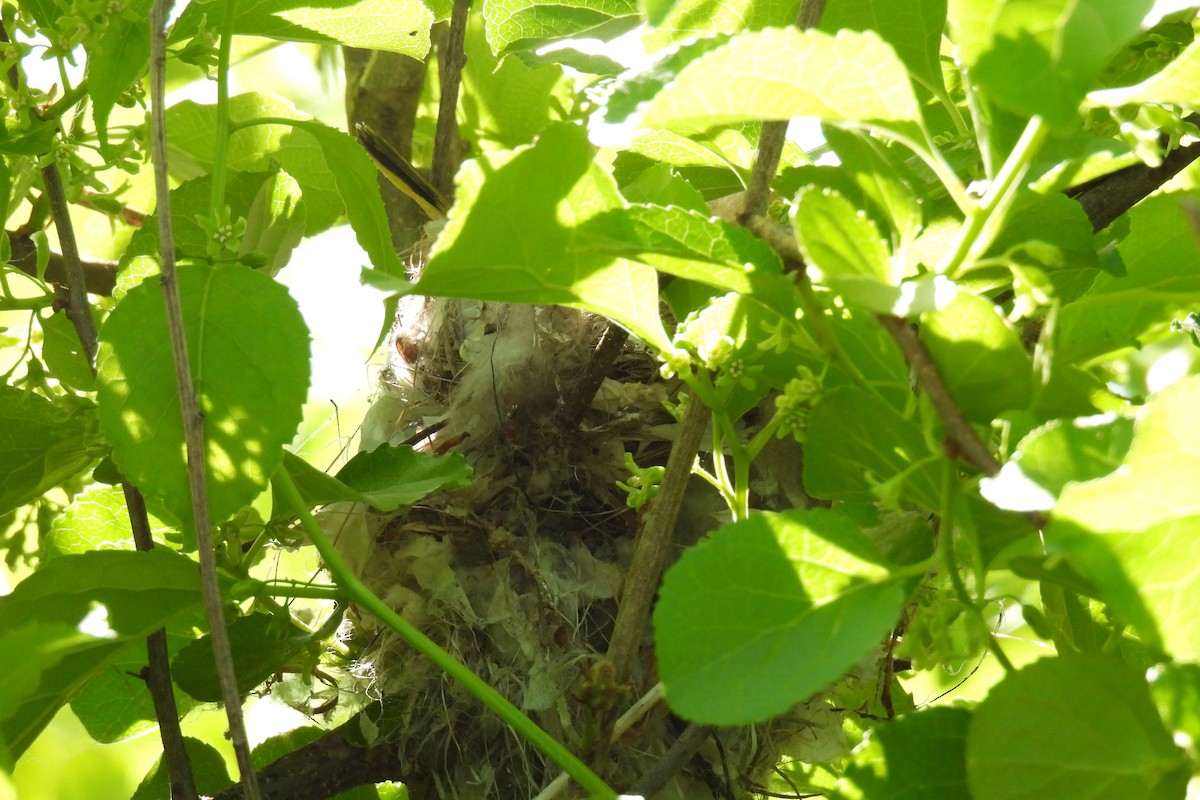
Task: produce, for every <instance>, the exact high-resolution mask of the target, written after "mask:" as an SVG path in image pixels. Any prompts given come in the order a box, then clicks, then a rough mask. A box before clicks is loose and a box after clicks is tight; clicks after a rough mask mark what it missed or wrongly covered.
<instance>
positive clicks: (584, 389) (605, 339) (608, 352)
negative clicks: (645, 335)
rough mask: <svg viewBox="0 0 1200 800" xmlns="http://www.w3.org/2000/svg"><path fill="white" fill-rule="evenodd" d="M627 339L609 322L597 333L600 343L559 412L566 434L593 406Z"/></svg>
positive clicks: (626, 334) (626, 335) (575, 426)
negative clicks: (600, 332) (602, 331)
mask: <svg viewBox="0 0 1200 800" xmlns="http://www.w3.org/2000/svg"><path fill="white" fill-rule="evenodd" d="M628 340H629V331H627V330H625V329H624V328H622V327H621V326H620V325H616V324H614V323H612V322H610V323H608V325H607V327H605V329H604V333H602V334H600V341H599V342H597V343H596V349H595V350H593V351H592V357H591V358H590V359H589V360H588V364H587V367H586V368H584V371H583V374H582V375H580V376H579V379H578V380H576V381H575V386H574V387H573V389H572V391H571V396H570V397H568V398H567V399H566V401H565V402H564V403H563V407H562V410H561V412H560V413H559V424H560V425H561V427H562V429H563V430H567V431H569V430H573V429H575V428H577V427H579V423H580V422H581V421H582V420H583V414H584V412H585V411H587V409H588V406H590V405H591V404H592V400H593V399H594V398H595V397H596V392H598V391H600V385H601V384H603V383H604V379H605V378H606V377H608V370H609V368H610V367H612V365H613V362H614V361H616V360H617V356H619V355H621V350H622V349H624V347H625V342H626V341H628Z"/></svg>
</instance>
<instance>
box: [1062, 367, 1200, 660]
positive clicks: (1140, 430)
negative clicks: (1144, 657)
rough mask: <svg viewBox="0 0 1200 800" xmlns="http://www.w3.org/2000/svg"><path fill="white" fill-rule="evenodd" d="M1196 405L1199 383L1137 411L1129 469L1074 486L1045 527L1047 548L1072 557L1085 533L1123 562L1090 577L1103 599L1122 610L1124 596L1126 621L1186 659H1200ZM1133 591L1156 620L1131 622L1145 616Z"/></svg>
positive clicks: (1192, 381) (1169, 392) (1156, 398)
mask: <svg viewBox="0 0 1200 800" xmlns="http://www.w3.org/2000/svg"><path fill="white" fill-rule="evenodd" d="M1197 402H1200V378H1197V377H1193V378H1190V379H1188V380H1186V381H1182V382H1180V383H1178V384H1176V385H1174V386H1172V387H1171V388H1169V389H1166V390H1164V391H1163V392H1161V393H1159V394H1157V395H1155V396H1153V397H1152V398H1151V399H1150V401H1149V402H1147V403H1146V405H1145V406H1143V407H1142V408H1141V409H1140V410H1139V412H1138V414H1137V417H1136V420H1135V422H1134V432H1133V443H1132V444H1131V445H1130V446H1129V451H1128V453H1127V454H1126V456H1125V459H1124V461H1123V463H1122V464H1121V465H1120V468H1119V469H1117V470H1115V471H1113V472H1111V473H1110V474H1108V475H1106V476H1105V477H1101V478H1097V479H1095V480H1091V481H1087V482H1082V483H1068V484H1067V485H1066V486H1065V488H1064V489H1063V491H1062V495H1061V497H1060V498H1059V501H1058V504H1057V505H1056V506H1055V508H1054V516H1053V519H1052V520H1051V524H1050V527H1049V528H1048V529H1047V530H1046V541H1047V544H1049V545H1052V546H1055V547H1056V548H1057V547H1062V548H1064V549H1066V550H1067V551H1068V552H1072V551H1073V550H1072V548H1077V547H1080V546H1081V545H1080V541H1081V539H1080V537H1090V540H1089V539H1086V538H1085V539H1083V540H1082V541H1084V542H1086V543H1087V544H1088V545H1090V546H1091V547H1092V548H1095V549H1096V550H1100V549H1103V552H1104V554H1107V555H1108V556H1109V557H1111V558H1112V559H1113V560H1114V561H1115V563H1116V564H1117V565H1119V567H1118V569H1116V570H1113V569H1108V570H1105V571H1104V572H1103V573H1102V574H1099V575H1096V574H1089V577H1091V578H1092V580H1093V581H1095V582H1096V584H1097V585H1098V586H1099V587H1100V588H1101V591H1102V592H1103V593H1104V599H1106V600H1109V601H1110V602H1114V605H1116V604H1117V603H1118V602H1122V601H1120V600H1118V601H1114V600H1113V599H1112V598H1113V596H1114V595H1115V596H1116V597H1118V598H1124V600H1123V607H1124V608H1125V611H1124V616H1125V617H1126V621H1128V622H1130V623H1131V624H1137V625H1139V626H1140V628H1142V629H1144V628H1147V627H1151V628H1156V629H1157V632H1159V633H1161V636H1162V642H1163V646H1164V647H1165V648H1166V649H1167V651H1168V652H1170V653H1171V654H1172V655H1174V656H1175V657H1176V658H1179V659H1182V660H1196V659H1197V658H1200V620H1197V618H1196V616H1195V615H1194V614H1193V613H1192V609H1194V608H1195V607H1196V605H1197V604H1200V579H1198V578H1197V576H1196V575H1195V574H1194V573H1195V570H1194V568H1193V567H1194V562H1195V559H1194V552H1193V550H1194V543H1195V539H1196V537H1197V536H1200V497H1198V496H1197V493H1196V491H1195V480H1194V477H1195V475H1196V474H1197V470H1200V421H1198V420H1197V418H1196V414H1195V408H1196V403H1197ZM1118 444H1119V442H1118ZM1101 463H1103V462H1101ZM1100 557H1101V558H1103V557H1104V555H1103V554H1102V555H1101V556H1100ZM1129 587H1136V589H1138V590H1140V591H1139V598H1140V602H1141V603H1144V606H1145V607H1146V608H1147V609H1148V611H1149V613H1150V614H1151V615H1152V616H1153V618H1154V620H1155V622H1156V623H1157V624H1154V623H1147V622H1146V621H1144V620H1137V621H1135V620H1134V619H1130V618H1129V617H1131V616H1136V615H1137V614H1138V610H1139V609H1138V608H1137V606H1136V603H1135V601H1134V600H1133V599H1132V598H1131V597H1130V594H1129V592H1130V589H1129ZM1118 610H1119V611H1120V610H1121V609H1118ZM1143 635H1147V634H1145V632H1144V631H1143ZM1149 636H1153V631H1152V632H1151V634H1149Z"/></svg>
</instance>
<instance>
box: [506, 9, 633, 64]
mask: <svg viewBox="0 0 1200 800" xmlns="http://www.w3.org/2000/svg"><path fill="white" fill-rule="evenodd" d="M637 12H638V8H637V2H636V0H570V1H569V2H567V1H566V0H486V2H485V3H484V4H483V22H484V25H485V26H486V30H487V39H488V42H489V43H490V44H491V46H492V52H493V53H495V54H496V55H498V56H500V55H505V54H507V53H511V52H513V51H515V50H537V49H538V48H539V47H541V46H543V45H545V44H546V43H548V42H552V41H555V40H558V39H569V38H572V37H579V36H581V35H583V34H590V35H591V38H600V39H607V38H610V37H611V36H614V35H616V34H618V33H621V32H624V31H625V30H628V29H629V28H632V27H633V26H634V25H636V24H637V22H638V19H637Z"/></svg>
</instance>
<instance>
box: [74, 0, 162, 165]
mask: <svg viewBox="0 0 1200 800" xmlns="http://www.w3.org/2000/svg"><path fill="white" fill-rule="evenodd" d="M151 5H152V3H151V2H150V0H132V2H130V3H129V4H128V5H126V6H125V7H124V8H125V13H116V14H109V15H107V19H106V20H105V25H104V27H103V30H102V32H101V33H100V35H99V36H96V37H90V38H89V39H87V40H86V41H85V46H86V48H87V51H88V58H87V92H88V96H89V97H91V98H92V118H93V119H94V120H95V123H96V133H97V135H99V137H100V142H101V144H102V145H104V144H107V142H108V117H109V115H110V114H111V113H112V110H113V106H115V105H116V104H117V100H118V99H119V98H120V97H121V95H122V94H124V93H125V91H126V90H127V89H129V87H130V85H131V84H133V82H134V81H135V80H137V78H138V76H139V75H141V74H142V73H143V72H145V70H146V64H147V62H148V61H149V60H150V29H149V28H148V27H147V26H146V20H145V18H146V16H147V15H148V14H149V12H150V6H151Z"/></svg>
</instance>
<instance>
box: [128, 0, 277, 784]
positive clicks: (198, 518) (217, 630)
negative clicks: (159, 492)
mask: <svg viewBox="0 0 1200 800" xmlns="http://www.w3.org/2000/svg"><path fill="white" fill-rule="evenodd" d="M171 4H172V0H155V2H154V6H153V9H152V10H151V13H150V99H151V108H150V123H151V136H150V139H151V147H152V148H153V150H152V152H153V156H154V187H155V200H156V206H155V209H156V214H155V216H157V218H158V244H159V255H160V257H161V259H162V280H161V282H160V284H161V286H162V290H163V300H164V302H165V303H166V309H167V325H168V328H169V330H170V335H171V352H172V356H173V357H174V361H175V379H176V388H177V390H178V393H179V405H180V408H181V410H182V413H183V430H184V442H185V446H186V452H187V471H188V485H189V487H190V488H191V494H192V518H193V522H194V527H195V532H196V549H197V550H198V551H199V556H200V576H201V583H202V587H203V590H204V611H205V614H206V616H207V618H208V624H209V628H210V629H211V635H212V645H213V656H214V658H215V660H216V667H217V680H218V683H219V684H220V686H221V697H222V699H223V700H224V702H225V715H226V717H227V719H228V721H229V736H230V740H231V742H232V744H233V750H234V754H235V755H236V756H237V762H238V772H239V774H240V776H241V781H242V787H243V791H244V793H245V797H246V798H248V800H261V795H260V793H259V789H258V779H257V777H256V775H255V772H254V764H253V762H252V761H251V759H250V744H249V741H248V739H247V737H246V725H245V720H244V719H243V718H242V700H241V697H240V695H239V694H238V689H237V678H236V676H235V675H234V671H233V660H232V656H231V654H230V648H229V633H228V631H227V630H226V628H225V612H224V609H223V608H222V605H221V589H220V586H219V585H218V583H217V562H216V553H215V550H214V548H213V540H212V522H211V520H210V519H209V515H208V486H207V478H206V475H205V468H204V464H205V457H204V418H203V417H202V416H201V414H200V408H199V403H198V402H197V398H196V389H195V386H193V385H192V377H191V376H192V371H191V365H190V363H189V359H188V350H187V338H186V335H185V333H184V329H183V311H182V308H181V305H180V301H179V282H178V277H177V274H176V270H175V248H174V245H173V242H174V238H173V234H172V231H171V198H170V191H171V186H170V183H169V181H168V178H167V136H166V106H165V102H164V99H165V96H166V64H167V35H166V25H167V15H168V13H169V11H170V7H171Z"/></svg>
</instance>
